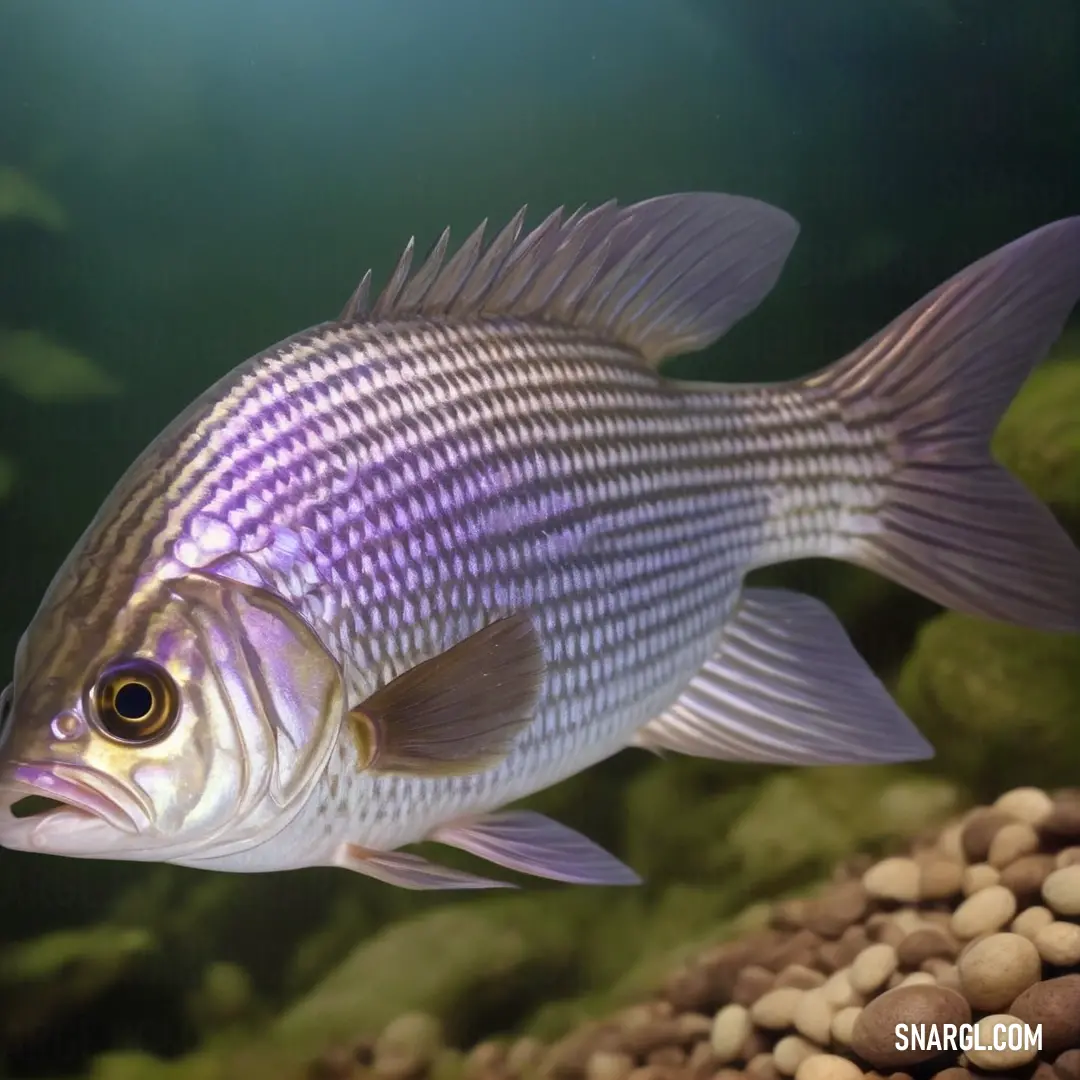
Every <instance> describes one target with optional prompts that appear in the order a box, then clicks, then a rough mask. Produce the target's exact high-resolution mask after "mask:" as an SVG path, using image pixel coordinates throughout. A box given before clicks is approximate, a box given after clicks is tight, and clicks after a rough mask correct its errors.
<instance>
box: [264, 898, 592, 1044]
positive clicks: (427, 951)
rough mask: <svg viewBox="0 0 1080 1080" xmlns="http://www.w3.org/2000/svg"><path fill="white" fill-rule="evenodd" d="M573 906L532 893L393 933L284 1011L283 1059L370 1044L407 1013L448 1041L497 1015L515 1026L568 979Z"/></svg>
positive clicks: (473, 905)
mask: <svg viewBox="0 0 1080 1080" xmlns="http://www.w3.org/2000/svg"><path fill="white" fill-rule="evenodd" d="M595 899H596V892H592V899H591V900H590V903H595ZM570 907H571V905H568V904H566V903H556V904H553V903H552V902H551V898H550V897H549V896H548V895H546V894H545V893H538V894H534V895H527V896H519V897H510V898H507V899H502V898H499V899H484V900H474V901H471V902H467V903H462V904H454V905H452V906H449V907H446V908H442V909H437V910H435V911H432V912H429V913H427V914H424V915H420V916H418V917H416V918H413V919H407V920H403V921H402V922H400V923H396V924H392V925H391V926H389V927H388V928H387V929H386V930H384V931H382V932H381V933H379V934H376V935H375V936H374V937H372V938H371V939H370V940H369V941H366V942H364V943H362V944H361V945H359V946H358V947H357V948H356V949H355V950H354V952H353V953H352V955H350V956H349V957H348V958H347V959H345V960H344V962H343V963H341V964H340V965H339V966H338V967H337V968H336V969H335V970H334V971H333V972H331V974H330V975H328V976H327V977H326V978H325V979H324V980H323V981H322V982H321V983H320V984H319V985H318V986H317V987H316V988H315V989H314V990H313V991H312V992H311V993H310V994H308V995H307V996H306V997H304V998H302V999H301V1000H300V1001H299V1002H298V1003H297V1004H296V1005H294V1006H293V1007H292V1008H291V1009H289V1010H287V1011H286V1012H285V1013H284V1014H283V1015H282V1016H281V1017H280V1019H279V1020H278V1021H277V1023H276V1024H275V1025H274V1027H273V1029H272V1037H273V1038H274V1041H275V1043H277V1044H279V1045H282V1046H285V1047H287V1048H288V1050H289V1052H290V1053H294V1052H297V1051H301V1052H303V1053H309V1052H312V1051H317V1050H319V1049H321V1048H324V1047H326V1046H328V1045H332V1044H333V1043H336V1042H339V1041H342V1040H348V1039H355V1038H361V1037H364V1036H373V1035H376V1034H378V1033H379V1032H380V1031H381V1030H382V1029H383V1028H385V1026H386V1025H387V1024H388V1023H389V1022H390V1021H391V1020H393V1019H394V1018H395V1017H397V1016H399V1015H401V1014H402V1013H407V1012H414V1011H420V1012H423V1013H425V1014H427V1015H430V1016H433V1017H435V1018H437V1019H439V1020H440V1021H441V1022H442V1024H443V1025H444V1027H445V1029H446V1032H447V1037H448V1038H449V1039H451V1040H454V1039H456V1038H460V1037H461V1036H463V1035H465V1034H476V1033H477V1032H478V1031H483V1030H484V1029H485V1027H487V1026H488V1025H491V1024H492V1023H493V1022H494V1023H495V1024H496V1026H497V1020H495V1019H494V1018H495V1017H497V1016H498V1015H499V1014H500V1013H502V1014H503V1015H504V1016H505V1017H506V1018H507V1019H508V1020H510V1021H512V1020H513V1019H515V1018H516V1017H515V1013H517V1012H519V1011H520V1010H521V1009H523V1008H528V1007H529V1005H531V1004H532V1003H536V1004H538V1003H539V1001H540V1000H542V999H543V997H544V996H545V995H546V994H547V995H550V993H551V992H552V990H553V989H555V988H557V987H558V986H559V985H560V984H566V983H568V982H571V981H572V980H573V977H574V971H575V967H576V956H577V952H578V948H579V947H580V943H581V941H582V937H581V929H580V928H581V925H582V919H581V914H582V913H581V912H577V913H575V912H573V911H572V910H570ZM575 915H577V917H575Z"/></svg>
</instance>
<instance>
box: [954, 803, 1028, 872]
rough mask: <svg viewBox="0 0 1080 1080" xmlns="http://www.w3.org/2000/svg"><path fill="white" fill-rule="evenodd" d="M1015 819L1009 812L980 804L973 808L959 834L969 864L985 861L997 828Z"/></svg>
mask: <svg viewBox="0 0 1080 1080" xmlns="http://www.w3.org/2000/svg"><path fill="white" fill-rule="evenodd" d="M1015 820H1016V819H1015V818H1014V817H1013V816H1012V815H1011V814H1006V813H1003V812H1002V811H1001V810H993V809H991V808H990V807H985V806H980V807H979V808H978V809H976V810H973V811H972V812H971V813H970V814H969V815H968V817H967V820H966V821H965V822H964V831H963V832H962V833H961V834H960V845H961V847H962V848H963V851H964V859H965V860H966V861H967V862H968V863H969V864H970V863H981V862H985V861H986V856H987V855H988V854H989V853H990V845H991V844H992V843H993V840H994V837H995V836H996V835H997V833H998V830H999V829H1001V828H1002V827H1003V826H1005V825H1008V824H1010V823H1011V822H1013V821H1015Z"/></svg>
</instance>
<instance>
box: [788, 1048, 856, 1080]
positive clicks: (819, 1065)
mask: <svg viewBox="0 0 1080 1080" xmlns="http://www.w3.org/2000/svg"><path fill="white" fill-rule="evenodd" d="M862 1076H863V1071H862V1069H860V1068H859V1066H858V1065H856V1064H855V1062H853V1061H849V1060H848V1059H847V1058H843V1057H840V1056H839V1055H837V1054H815V1055H814V1056H813V1057H808V1058H806V1059H805V1060H804V1061H802V1062H801V1063H800V1064H799V1067H798V1069H797V1070H796V1071H795V1080H862Z"/></svg>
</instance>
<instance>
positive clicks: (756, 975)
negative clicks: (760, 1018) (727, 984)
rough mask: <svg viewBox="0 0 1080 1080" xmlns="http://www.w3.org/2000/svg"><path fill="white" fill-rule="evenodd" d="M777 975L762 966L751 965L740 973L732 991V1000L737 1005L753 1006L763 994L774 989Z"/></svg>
mask: <svg viewBox="0 0 1080 1080" xmlns="http://www.w3.org/2000/svg"><path fill="white" fill-rule="evenodd" d="M775 980H776V975H775V973H774V972H771V971H770V970H769V969H768V968H766V967H762V966H761V965H760V964H750V965H749V967H744V968H743V969H742V971H740V972H739V977H738V978H737V979H736V980H735V985H734V986H733V987H732V990H731V1000H732V1001H734V1002H735V1003H736V1004H737V1005H753V1004H754V1002H755V1001H757V999H758V998H759V997H761V995H762V994H764V993H767V992H768V991H769V990H771V989H772V986H773V982H774V981H775Z"/></svg>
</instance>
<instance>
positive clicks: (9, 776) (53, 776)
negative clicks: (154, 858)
mask: <svg viewBox="0 0 1080 1080" xmlns="http://www.w3.org/2000/svg"><path fill="white" fill-rule="evenodd" d="M4 772H5V773H6V776H5V777H4V778H3V780H0V807H2V808H3V809H4V810H6V811H7V813H8V814H11V815H12V817H14V819H15V821H17V822H18V823H19V824H20V825H23V826H26V827H29V828H30V829H33V828H35V827H36V826H38V825H39V824H40V823H41V822H44V821H46V820H49V819H50V818H55V817H56V816H57V815H59V814H65V813H66V814H69V815H71V814H74V815H81V816H82V817H84V818H91V819H94V820H96V821H99V822H102V823H104V824H106V825H108V826H110V827H111V828H113V829H116V830H118V831H120V832H122V833H128V834H136V833H139V832H140V831H141V828H142V827H145V825H146V823H147V815H146V813H145V811H144V810H143V809H142V808H141V807H136V806H133V805H131V802H132V800H131V797H130V796H129V795H127V793H126V792H123V791H121V790H117V785H116V783H115V782H114V781H113V780H112V779H111V778H109V777H107V776H105V775H103V774H101V773H98V772H96V771H94V770H90V769H86V768H83V767H77V766H71V765H64V764H60V763H48V764H47V763H39V762H13V763H11V764H9V766H8V768H6V769H5V770H4ZM30 796H37V797H41V798H45V799H49V800H52V801H53V802H56V803H58V804H59V805H57V806H54V807H50V808H47V809H45V810H43V811H41V812H40V813H37V814H32V815H27V816H25V817H17V816H15V815H14V813H13V811H14V808H15V806H16V805H17V804H18V803H19V802H20V801H21V800H22V799H24V798H26V797H30ZM10 827H11V822H10V821H9V823H8V824H7V825H5V826H2V827H0V842H2V840H3V836H2V834H3V832H4V830H5V829H6V828H10Z"/></svg>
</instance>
